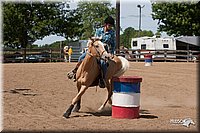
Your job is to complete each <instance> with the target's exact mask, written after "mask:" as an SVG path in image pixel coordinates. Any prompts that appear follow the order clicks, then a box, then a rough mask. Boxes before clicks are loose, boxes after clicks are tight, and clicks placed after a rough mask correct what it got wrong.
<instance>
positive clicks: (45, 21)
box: [3, 2, 81, 48]
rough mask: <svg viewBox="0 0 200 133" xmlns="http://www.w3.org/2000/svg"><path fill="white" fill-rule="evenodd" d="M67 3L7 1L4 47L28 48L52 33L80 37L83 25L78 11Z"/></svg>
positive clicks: (4, 15)
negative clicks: (70, 7) (79, 29)
mask: <svg viewBox="0 0 200 133" xmlns="http://www.w3.org/2000/svg"><path fill="white" fill-rule="evenodd" d="M67 5H68V4H67V3H65V2H63V3H55V2H54V3H53V2H49V3H11V2H10V3H8V2H4V3H3V34H4V35H3V39H4V42H3V43H4V46H8V47H13V48H16V47H17V48H20V47H22V48H26V47H27V46H28V45H32V43H33V42H35V41H36V40H37V39H42V38H43V37H45V36H48V35H50V34H56V35H62V36H64V37H65V38H67V39H68V38H72V39H73V38H76V36H79V34H80V33H79V31H78V30H77V28H78V27H79V26H81V24H80V22H78V20H79V19H77V18H78V15H77V14H73V13H74V10H69V6H67Z"/></svg>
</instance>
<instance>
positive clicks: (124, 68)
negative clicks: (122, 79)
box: [113, 56, 129, 77]
mask: <svg viewBox="0 0 200 133" xmlns="http://www.w3.org/2000/svg"><path fill="white" fill-rule="evenodd" d="M118 58H119V59H120V60H121V62H122V68H121V69H120V70H119V71H118V72H117V73H116V74H115V75H113V76H114V77H119V76H121V75H123V74H124V73H125V71H127V70H128V69H129V62H128V60H127V59H126V58H124V57H122V56H118Z"/></svg>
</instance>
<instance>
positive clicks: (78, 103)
mask: <svg viewBox="0 0 200 133" xmlns="http://www.w3.org/2000/svg"><path fill="white" fill-rule="evenodd" d="M77 89H78V92H79V91H80V89H81V83H80V82H77ZM80 108H81V98H80V99H79V100H78V101H77V103H76V106H75V108H74V109H73V112H78V111H79V110H80Z"/></svg>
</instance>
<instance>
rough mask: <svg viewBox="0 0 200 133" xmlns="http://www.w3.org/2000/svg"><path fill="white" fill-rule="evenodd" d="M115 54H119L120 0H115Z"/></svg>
mask: <svg viewBox="0 0 200 133" xmlns="http://www.w3.org/2000/svg"><path fill="white" fill-rule="evenodd" d="M116 10H117V11H116V49H117V50H116V53H117V54H118V53H119V46H120V0H116Z"/></svg>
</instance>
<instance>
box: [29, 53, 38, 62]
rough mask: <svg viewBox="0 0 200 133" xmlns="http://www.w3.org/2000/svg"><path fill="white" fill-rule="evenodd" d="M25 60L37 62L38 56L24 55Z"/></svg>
mask: <svg viewBox="0 0 200 133" xmlns="http://www.w3.org/2000/svg"><path fill="white" fill-rule="evenodd" d="M26 61H27V62H32V63H34V62H39V56H38V55H28V56H27V57H26Z"/></svg>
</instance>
